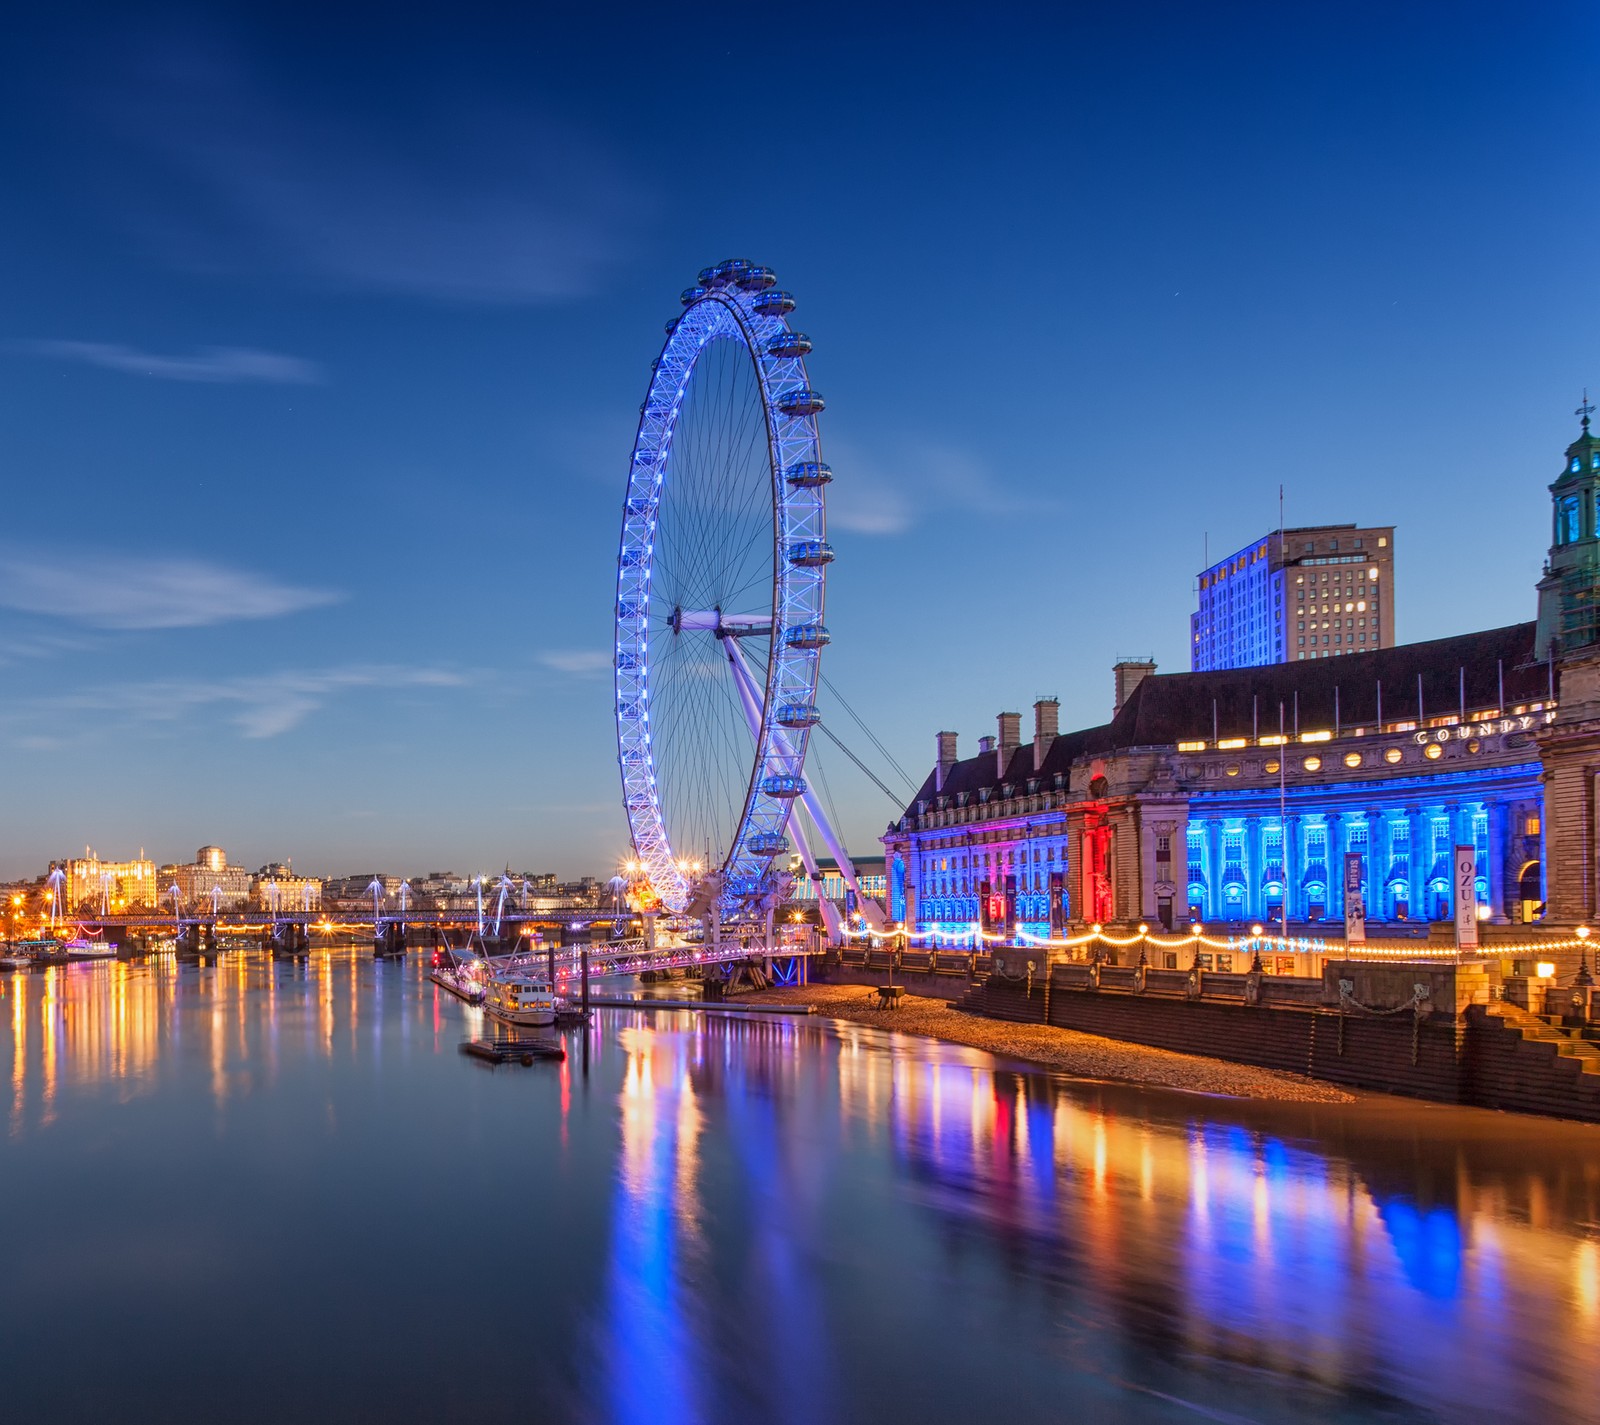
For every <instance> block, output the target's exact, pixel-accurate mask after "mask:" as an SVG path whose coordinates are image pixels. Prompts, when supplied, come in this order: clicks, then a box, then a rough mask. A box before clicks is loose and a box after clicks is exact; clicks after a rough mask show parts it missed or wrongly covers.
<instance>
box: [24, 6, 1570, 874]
mask: <svg viewBox="0 0 1600 1425" xmlns="http://www.w3.org/2000/svg"><path fill="white" fill-rule="evenodd" d="M6 25H7V34H6V39H5V42H4V44H3V45H0V191H3V192H4V194H5V198H4V201H3V204H0V393H3V394H0V470H3V472H4V484H3V490H4V496H5V499H4V511H3V513H4V524H3V527H0V679H3V682H4V696H3V698H0V874H4V875H22V874H32V873H37V872H38V871H39V870H41V869H42V868H43V865H44V863H45V860H46V859H47V858H48V857H51V856H55V855H61V854H66V853H69V852H71V851H72V850H73V849H74V848H81V847H83V846H84V845H86V844H92V845H93V846H94V847H95V849H96V850H97V851H99V852H101V853H102V854H106V855H126V854H131V853H133V852H136V851H137V850H138V849H139V848H140V847H144V848H145V849H146V850H147V851H148V852H150V853H151V854H153V855H154V856H155V857H157V859H161V860H170V859H179V860H181V859H187V858H188V857H189V856H190V855H191V854H192V852H193V849H194V848H195V847H196V846H198V845H199V844H200V843H202V842H208V841H214V842H218V843H220V844H222V845H224V846H225V847H226V848H227V849H228V850H229V852H230V853H231V854H232V856H233V858H234V859H235V860H237V861H240V862H242V863H244V864H247V865H250V866H255V865H257V864H260V863H262V862H264V861H266V860H268V859H283V858H289V857H292V858H293V860H294V862H295V864H296V866H299V867H305V868H307V869H311V870H318V871H325V872H330V873H340V872H356V871H362V870H370V869H377V868H384V869H392V870H397V871H406V872H414V871H424V870H428V869H435V868H452V869H455V870H458V871H473V870H486V869H489V868H495V867H499V866H500V865H502V864H505V863H507V862H509V863H510V864H511V865H512V866H513V867H515V868H525V869H533V870H537V869H550V870H555V871H557V872H560V873H562V874H563V875H567V876H575V875H578V874H581V873H601V874H604V873H605V872H607V871H608V870H609V868H610V867H611V866H612V865H613V864H614V862H615V860H616V859H617V858H618V857H619V856H621V855H622V854H624V852H625V849H626V825H625V821H624V819H623V816H622V812H621V806H620V793H619V790H618V784H617V771H616V759H615V750H614V746H615V745H614V733H613V729H612V720H611V683H610V662H611V657H610V644H611V609H612V599H613V587H614V579H615V572H614V565H615V555H616V545H617V526H618V518H619V509H620V503H621V498H622V489H623V480H624V475H625V472H626V468H627V457H628V452H629V449H630V446H631V443H632V439H633V434H634V427H635V423H636V419H637V409H638V404H639V401H640V399H641V397H642V395H643V393H644V388H645V383H646V381H647V378H648V374H649V366H650V362H651V360H652V359H653V358H654V356H655V355H656V354H657V352H658V350H659V348H660V344H661V341H662V323H663V321H664V320H666V319H667V318H669V317H671V316H672V315H673V314H674V313H675V312H676V311H677V310H678V301H677V294H678V292H679V290H680V289H681V288H682V287H684V286H685V285H686V284H687V283H689V282H690V281H691V280H692V279H693V276H694V274H695V272H696V271H697V270H698V269H699V268H701V267H702V266H704V265H706V264H708V263H712V262H715V261H717V260H718V259H720V258H723V257H727V256H745V257H749V258H751V259H754V260H755V261H758V262H762V263H765V264H767V265H769V266H771V267H773V268H774V269H775V270H776V271H777V272H778V274H779V276H780V279H781V281H782V283H783V285H784V286H785V287H787V288H789V289H790V290H792V291H793V292H794V293H795V294H796V296H797V298H798V300H799V304H800V305H799V310H798V311H797V313H796V314H795V318H794V322H795V325H796V326H798V327H800V328H801V329H803V330H805V331H807V332H808V333H810V335H811V336H812V338H813V340H814V341H815V343H816V350H815V355H814V357H813V359H812V361H811V375H812V378H813V381H814V383H815V385H816V386H817V387H818V389H820V390H821V391H822V392H823V393H824V394H825V396H826V397H827V400H828V409H827V412H826V414H825V416H824V417H823V418H822V432H823V445H824V453H825V455H826V456H827V458H828V459H829V461H830V463H831V464H832V465H833V467H834V470H835V472H836V480H835V483H834V485H833V486H832V488H831V491H830V493H829V530H830V538H831V539H832V541H833V543H834V545H835V546H836V548H837V551H838V559H837V561H836V563H835V564H834V565H833V567H832V569H831V571H830V584H829V594H828V622H829V625H830V627H831V629H832V631H833V635H834V642H833V645H832V647H831V648H830V649H829V650H828V652H827V654H826V656H825V658H824V665H823V666H824V671H825V672H826V674H827V675H828V677H829V678H830V679H831V680H832V681H833V682H834V683H835V684H836V685H837V686H838V687H839V689H840V690H841V691H842V692H843V693H844V695H845V697H846V698H847V699H848V700H849V701H850V702H851V703H852V704H853V705H854V707H855V708H856V709H857V710H858V711H859V712H860V713H861V714H862V716H863V717H864V718H865V720H866V721H867V722H868V724H869V725H870V726H871V727H872V728H873V729H874V731H875V732H876V733H877V735H878V736H879V737H880V738H881V739H882V740H883V742H884V743H885V744H886V745H887V746H888V748H889V749H890V751H891V752H892V753H893V755H894V756H895V758H896V759H897V760H898V761H899V762H901V763H902V764H903V765H904V766H905V767H906V768H907V769H908V770H909V771H910V772H911V773H912V774H913V776H914V777H917V778H920V776H921V775H922V773H923V772H924V770H925V769H926V766H927V765H928V762H929V761H930V758H931V754H932V750H933V735H934V733H935V732H936V731H937V730H938V729H940V728H946V727H948V728H955V729H959V731H960V733H961V737H962V749H963V751H964V752H970V751H972V750H974V748H975V743H976V739H977V737H978V736H980V735H982V734H984V733H987V732H991V731H993V729H994V715H995V714H996V713H997V712H999V711H1000V710H1002V709H1005V708H1012V709H1017V710H1020V711H1022V712H1023V713H1024V715H1025V718H1026V716H1027V710H1028V705H1029V704H1030V703H1031V702H1032V701H1033V699H1034V698H1035V697H1036V696H1038V695H1040V694H1044V693H1054V694H1056V695H1058V696H1059V697H1060V699H1061V702H1062V718H1063V723H1064V725H1065V726H1069V727H1070V726H1078V725H1084V724H1090V723H1096V722H1100V721H1104V720H1105V718H1106V717H1107V716H1108V715H1109V712H1110V703H1111V693H1112V687H1111V673H1110V668H1111V664H1112V662H1113V661H1114V660H1115V658H1116V657H1118V656H1119V655H1123V654H1153V655H1154V656H1155V658H1156V659H1157V660H1158V661H1159V663H1160V665H1161V666H1162V667H1163V668H1166V669H1169V670H1170V669H1183V668H1186V667H1187V647H1186V639H1187V616H1188V613H1189V611H1190V608H1191V607H1192V599H1193V586H1194V576H1195V574H1196V572H1197V571H1198V570H1199V569H1200V567H1201V564H1202V550H1203V547H1204V545H1205V541H1206V540H1207V539H1209V548H1210V551H1211V553H1212V557H1213V558H1215V557H1218V556H1220V555H1221V554H1223V553H1225V552H1227V551H1228V550H1230V549H1233V548H1235V547H1237V546H1239V545H1241V544H1243V543H1245V542H1246V541H1248V540H1250V539H1251V538H1253V537H1255V536H1257V535H1259V534H1261V533H1263V532H1264V531H1265V530H1267V529H1268V528H1269V527H1271V526H1272V525H1273V524H1274V523H1275V522H1276V518H1277V492H1278V486H1279V484H1280V483H1282V484H1283V485H1284V486H1285V487H1286V491H1287V512H1286V513H1287V518H1288V521H1289V523H1291V524H1308V523H1316V522H1322V521H1362V522H1370V523H1391V522H1392V523H1393V524H1395V525H1396V526H1397V527H1398V534H1397V539H1396V551H1397V583H1398V590H1397V599H1396V609H1397V622H1398V630H1399V635H1400V637H1401V638H1402V639H1403V640H1407V641H1409V640H1414V639H1424V638H1432V637H1437V636H1441V635H1445V634H1449V633H1454V632H1462V631H1466V630H1470V629H1477V628H1484V627H1491V626H1495V625H1499V624H1503V623H1509V622H1513V621H1516V620H1519V619H1525V618H1530V617H1532V613H1533V608H1534V598H1533V585H1534V581H1535V579H1536V578H1537V576H1538V572H1539V566H1540V562H1541V559H1542V558H1543V555H1544V552H1545V547H1546V545H1547V543H1548V538H1549V536H1548V524H1549V521H1548V505H1547V495H1546V490H1545V487H1546V485H1547V484H1548V482H1549V481H1550V480H1551V479H1553V478H1554V476H1555V474H1556V473H1557V470H1558V468H1559V461H1560V453H1561V450H1562V448H1563V447H1564V446H1565V444H1566V443H1567V442H1568V441H1569V440H1571V439H1572V438H1573V436H1574V434H1575V433H1576V430H1577V421H1576V418H1575V417H1574V416H1573V415H1572V410H1573V408H1574V406H1576V405H1577V403H1578V399H1579V395H1580V392H1581V389H1582V387H1583V386H1584V385H1586V384H1587V385H1589V386H1591V387H1600V358H1597V356H1596V353H1595V350H1594V339H1593V332H1594V330H1595V328H1596V321H1595V293H1596V276H1597V271H1600V263H1597V262H1596V260H1595V233H1596V231H1597V223H1596V218H1597V213H1596V201H1595V197H1594V195H1593V183H1592V180H1591V173H1592V170H1593V163H1594V153H1595V149H1596V143H1595V139H1596V133H1595V128H1596V121H1595V117H1594V116H1595V112H1596V110H1595V104H1594V78H1593V60H1594V55H1595V52H1596V47H1597V42H1600V33H1597V30H1600V9H1597V8H1596V7H1595V6H1593V5H1591V4H1578V3H1573V4H1561V3H1549V4H1540V5H1531V6H1512V5H1506V4H1474V3H1470V0H1469V3H1460V2H1459V0H1457V3H1449V4H1423V3H1419V4H1407V5H1395V4H1392V3H1382V4H1370V5H1367V4H1359V3H1338V4H1325V5H1286V4H1281V3H1272V4H1244V3H1236V4H1235V3H1217V4H1205V5H1197V4H1188V3H1184V4H1171V5H1164V4H1145V5H1135V4H1121V3H1117V4H1111V3H1105V4H1094V5H1073V4H1068V5H1062V6H1050V7H1039V8H1037V9H1032V10H1023V9H1012V10H1008V9H1006V8H1004V7H1001V8H999V9H996V8H994V7H982V6H977V7H970V8H962V9H945V8H930V7H922V8H916V9H912V8H909V7H908V8H905V9H900V10H896V11H892V12H891V11H888V10H873V9H870V8H866V9H864V8H862V7H859V6H842V7H838V8H833V7H830V6H827V5H804V6H785V7H770V6H769V7H761V6H756V7H751V6H740V7H737V8H731V7H730V8H728V9H723V10H718V9H712V8H707V7H693V6H653V7H650V8H648V9H642V10H640V11H638V12H637V13H635V12H632V11H629V10H624V9H616V8H610V7H605V6H527V7H521V8H520V9H516V8H514V7H509V6H502V5H494V6H485V7H482V8H479V7H477V6H474V5H472V4H470V3H457V4H452V5H448V6H444V5H440V6H431V5H428V4H420V5H390V4H386V5H381V6H379V5H372V6H364V5H331V6H330V5H318V6H301V5H296V4H289V3H275V4H271V5H267V4H261V5H243V4H240V5H221V4H213V5H190V6H185V5H182V4H174V5H170V6H163V7H151V6H143V5H140V4H137V3H131V4H130V3H121V4H117V5H113V6H106V7H104V8H100V9H96V8H86V7H81V6H77V5H72V4H64V5H53V6H32V7H27V8H26V9H23V8H13V10H12V11H11V12H10V13H9V14H8V16H7V21H6ZM823 709H824V712H825V713H827V714H829V716H830V720H831V721H833V722H834V724H835V726H836V727H837V728H838V730H839V731H840V733H841V735H842V736H843V737H844V738H845V740H846V741H847V742H849V743H851V744H852V745H853V746H855V747H857V748H858V750H860V751H862V752H863V753H869V752H870V749H869V748H868V747H867V746H866V745H865V739H864V738H863V737H861V736H860V735H859V734H858V733H856V732H855V729H854V728H853V726H852V725H851V724H850V723H849V722H848V720H847V719H846V718H844V717H843V716H842V714H840V712H839V708H838V705H837V703H836V702H835V701H834V700H832V699H831V698H825V699H824V701H823ZM1026 726H1027V724H1026V722H1025V727H1026ZM822 746H823V763H822V770H823V771H824V772H825V773H826V774H827V777H828V782H829V787H830V789H831V792H832V794H833V796H834V798H835V800H836V802H837V803H838V806H839V810H840V813H841V816H842V820H843V823H844V829H845V831H846V834H847V836H848V838H849V840H850V842H851V844H852V846H854V847H856V848H857V849H858V850H861V851H863V852H864V853H871V852H875V851H877V850H879V848H878V847H877V846H876V844H875V840H874V838H875V837H876V835H878V834H879V833H881V831H882V829H883V825H884V823H885V821H886V820H887V819H888V817H889V816H890V815H891V814H892V813H893V811H894V808H893V807H892V806H891V805H890V803H889V801H888V800H887V798H885V797H884V795H883V794H882V793H881V792H880V791H879V790H878V789H876V788H875V787H873V786H872V785H871V783H870V782H868V781H867V780H866V779H865V778H863V777H861V776H860V775H859V774H858V773H857V772H855V771H854V770H853V769H852V768H851V767H850V766H849V764H847V763H846V762H845V761H844V760H843V759H842V758H841V757H839V756H838V755H837V754H836V753H831V748H829V747H828V745H827V744H822ZM830 754H831V755H830ZM867 760H868V761H869V762H871V763H872V764H873V765H874V766H875V767H877V768H880V769H883V768H884V767H885V764H884V762H883V759H881V758H880V757H879V756H878V755H877V754H876V753H871V754H870V755H869V756H868V759H867ZM880 775H883V776H884V777H885V779H886V780H889V781H890V783H891V785H896V783H895V781H894V777H893V773H892V772H889V771H887V770H882V771H881V772H880Z"/></svg>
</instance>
